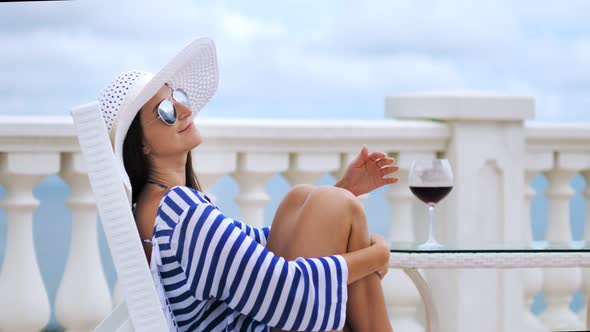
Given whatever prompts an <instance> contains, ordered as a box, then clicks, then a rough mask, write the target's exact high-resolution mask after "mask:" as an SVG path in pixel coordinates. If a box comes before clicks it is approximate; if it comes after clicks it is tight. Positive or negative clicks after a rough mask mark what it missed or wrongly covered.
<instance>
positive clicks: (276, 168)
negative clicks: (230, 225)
mask: <svg viewBox="0 0 590 332" xmlns="http://www.w3.org/2000/svg"><path fill="white" fill-rule="evenodd" d="M288 166H289V156H288V154H286V153H263V152H252V153H239V154H238V168H237V170H236V172H235V173H234V174H233V176H234V178H235V179H236V181H237V182H238V184H239V185H240V193H239V194H238V196H237V198H236V202H237V203H238V205H239V206H240V213H241V218H242V220H243V221H245V222H246V223H248V224H250V225H251V226H254V227H262V226H263V225H264V206H265V205H266V204H267V203H268V202H269V201H270V197H269V196H268V194H267V193H266V191H265V190H264V185H265V184H266V182H267V181H268V179H270V177H271V176H273V175H274V174H276V173H279V172H284V171H286V170H287V169H288Z"/></svg>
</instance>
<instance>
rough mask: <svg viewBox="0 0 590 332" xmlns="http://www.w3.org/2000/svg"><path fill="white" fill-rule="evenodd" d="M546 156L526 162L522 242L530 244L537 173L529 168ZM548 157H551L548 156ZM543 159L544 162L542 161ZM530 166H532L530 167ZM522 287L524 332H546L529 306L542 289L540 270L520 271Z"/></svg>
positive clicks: (537, 164)
mask: <svg viewBox="0 0 590 332" xmlns="http://www.w3.org/2000/svg"><path fill="white" fill-rule="evenodd" d="M544 156H546V155H539V156H537V158H534V159H533V158H527V159H533V161H534V162H533V163H530V162H528V161H529V160H527V162H528V163H527V171H526V173H525V190H524V195H525V197H524V206H525V209H524V218H523V221H524V223H525V225H524V241H525V242H531V241H532V240H533V236H532V229H531V228H532V225H531V201H532V199H533V197H535V194H536V193H535V190H534V189H533V188H532V187H531V185H530V183H531V181H532V180H533V179H534V178H535V177H536V176H537V174H538V172H540V171H541V170H539V171H530V170H529V169H530V168H529V167H535V166H540V165H542V164H543V161H547V159H548V158H543V157H544ZM527 157H528V156H527ZM549 157H553V156H552V155H549ZM544 159H545V160H544ZM549 163H553V159H552V158H551V159H550V160H549ZM531 164H532V165H531ZM522 286H523V289H524V304H525V308H524V312H525V321H524V325H525V328H526V331H530V332H548V331H549V329H548V328H546V327H545V326H543V324H542V323H541V321H540V320H539V318H538V317H537V316H535V315H533V313H532V312H531V306H532V305H533V301H534V297H535V295H537V293H538V292H540V291H541V290H542V288H543V272H542V271H541V269H523V270H522Z"/></svg>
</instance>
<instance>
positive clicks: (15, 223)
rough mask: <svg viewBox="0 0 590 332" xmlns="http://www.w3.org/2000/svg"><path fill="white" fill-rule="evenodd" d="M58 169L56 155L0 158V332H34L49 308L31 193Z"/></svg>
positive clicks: (34, 202) (39, 328)
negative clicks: (2, 227) (0, 192)
mask: <svg viewBox="0 0 590 332" xmlns="http://www.w3.org/2000/svg"><path fill="white" fill-rule="evenodd" d="M58 170H59V154H57V153H17V152H15V153H12V152H9V153H6V154H5V155H0V181H1V182H2V184H3V185H4V187H5V188H6V197H5V198H4V200H3V201H2V202H1V205H0V206H2V207H3V208H4V209H5V210H6V216H7V234H6V235H7V236H6V251H5V256H4V264H3V266H2V269H1V270H0V271H1V273H0V294H1V295H0V330H2V331H11V332H12V331H16V332H25V331H39V330H41V329H42V328H43V327H44V326H45V325H47V323H48V322H49V317H50V305H49V299H48V297H47V292H46V290H45V286H44V284H43V280H42V279H41V272H40V271H39V265H38V264H37V257H36V254H35V245H34V243H33V212H34V210H35V209H36V208H37V207H38V206H39V201H38V200H37V199H35V198H34V196H33V189H34V188H35V186H36V185H37V183H38V182H39V181H40V180H41V179H42V178H43V177H44V176H46V175H49V174H55V173H57V171H58Z"/></svg>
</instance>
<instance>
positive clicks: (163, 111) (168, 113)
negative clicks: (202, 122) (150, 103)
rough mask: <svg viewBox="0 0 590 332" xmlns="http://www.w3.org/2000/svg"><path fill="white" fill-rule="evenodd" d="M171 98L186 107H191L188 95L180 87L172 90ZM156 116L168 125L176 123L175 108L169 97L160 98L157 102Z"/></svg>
mask: <svg viewBox="0 0 590 332" xmlns="http://www.w3.org/2000/svg"><path fill="white" fill-rule="evenodd" d="M172 99H174V100H175V101H177V102H178V103H181V104H182V105H184V106H186V107H188V108H190V107H191V103H190V100H189V98H188V95H187V94H186V92H185V91H184V90H182V89H174V90H172ZM158 118H160V120H162V121H163V122H164V123H165V124H167V125H169V126H171V125H173V124H175V123H176V108H174V104H173V103H172V101H171V100H170V99H169V98H166V99H164V100H162V101H161V102H160V103H159V104H158Z"/></svg>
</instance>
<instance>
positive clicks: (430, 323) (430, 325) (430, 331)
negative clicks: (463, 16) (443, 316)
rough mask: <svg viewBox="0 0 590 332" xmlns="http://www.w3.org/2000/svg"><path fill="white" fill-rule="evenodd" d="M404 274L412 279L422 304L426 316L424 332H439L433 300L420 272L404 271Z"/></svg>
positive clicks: (413, 270)
mask: <svg viewBox="0 0 590 332" xmlns="http://www.w3.org/2000/svg"><path fill="white" fill-rule="evenodd" d="M404 272H405V273H406V274H407V275H408V277H410V279H412V282H413V283H414V285H416V288H417V289H418V292H419V293H420V296H421V297H422V302H424V312H425V316H426V332H439V331H440V326H439V324H438V313H437V311H436V307H435V306H434V300H433V299H432V293H431V292H430V288H429V287H428V284H427V283H426V280H424V278H422V275H420V272H418V270H416V269H404Z"/></svg>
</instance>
